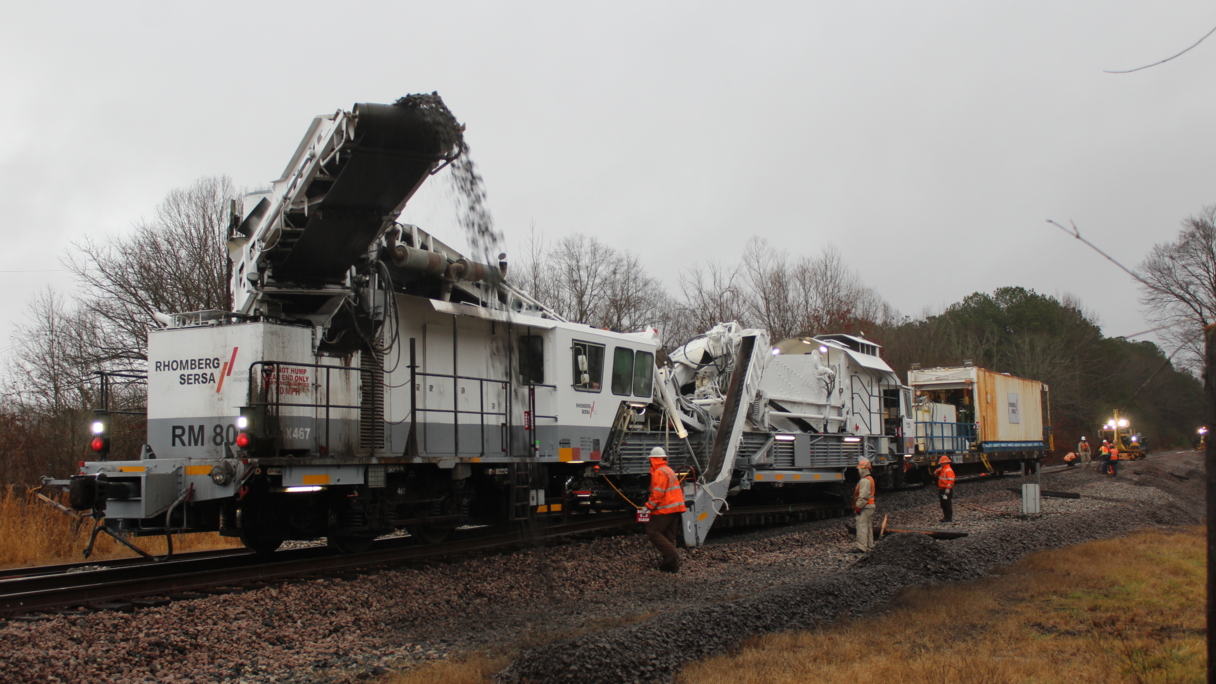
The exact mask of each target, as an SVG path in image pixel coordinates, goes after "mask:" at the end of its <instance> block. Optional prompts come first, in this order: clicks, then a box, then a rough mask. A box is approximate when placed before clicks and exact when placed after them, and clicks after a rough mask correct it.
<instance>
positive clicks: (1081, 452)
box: [1077, 435, 1093, 468]
mask: <svg viewBox="0 0 1216 684" xmlns="http://www.w3.org/2000/svg"><path fill="white" fill-rule="evenodd" d="M1092 455H1093V451H1092V450H1091V449H1090V448H1089V441H1088V440H1086V439H1085V435H1081V441H1080V442H1078V443H1077V456H1079V457H1081V465H1082V466H1085V467H1086V468H1088V467H1089V459H1090V457H1091V456H1092Z"/></svg>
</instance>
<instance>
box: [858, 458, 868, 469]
mask: <svg viewBox="0 0 1216 684" xmlns="http://www.w3.org/2000/svg"><path fill="white" fill-rule="evenodd" d="M857 467H858V468H869V467H870V459H868V458H863V459H861V460H860V461H858V462H857Z"/></svg>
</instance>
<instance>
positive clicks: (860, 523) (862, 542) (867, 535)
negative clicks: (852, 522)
mask: <svg viewBox="0 0 1216 684" xmlns="http://www.w3.org/2000/svg"><path fill="white" fill-rule="evenodd" d="M857 548H858V549H860V550H862V551H866V552H868V551H870V550H871V549H873V548H874V507H873V506H867V507H866V508H863V509H861V513H858V514H857Z"/></svg>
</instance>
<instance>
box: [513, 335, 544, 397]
mask: <svg viewBox="0 0 1216 684" xmlns="http://www.w3.org/2000/svg"><path fill="white" fill-rule="evenodd" d="M519 382H520V384H521V385H543V384H545V339H544V338H543V337H541V336H540V335H520V337H519Z"/></svg>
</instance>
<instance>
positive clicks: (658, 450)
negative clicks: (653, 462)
mask: <svg viewBox="0 0 1216 684" xmlns="http://www.w3.org/2000/svg"><path fill="white" fill-rule="evenodd" d="M650 457H651V458H667V452H666V451H663V447H655V448H653V449H651V450H650Z"/></svg>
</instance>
